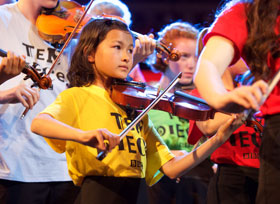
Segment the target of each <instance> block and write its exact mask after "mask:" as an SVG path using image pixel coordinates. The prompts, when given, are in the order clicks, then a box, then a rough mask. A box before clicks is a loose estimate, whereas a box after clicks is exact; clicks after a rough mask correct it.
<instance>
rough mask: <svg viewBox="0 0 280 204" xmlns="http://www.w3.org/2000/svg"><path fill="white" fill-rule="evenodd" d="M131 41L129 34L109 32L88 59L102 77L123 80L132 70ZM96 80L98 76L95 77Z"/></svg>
mask: <svg viewBox="0 0 280 204" xmlns="http://www.w3.org/2000/svg"><path fill="white" fill-rule="evenodd" d="M132 51H133V39H132V36H131V34H130V33H129V32H125V31H122V30H116V29H115V30H111V31H109V32H108V33H107V35H106V37H105V39H104V40H103V41H102V42H101V43H100V44H99V45H98V47H97V49H96V52H95V53H92V54H91V55H90V56H89V57H90V58H89V59H91V60H90V61H93V62H94V64H95V65H94V69H96V70H95V71H97V72H98V73H99V74H101V75H102V76H103V77H105V78H108V77H112V78H118V79H125V78H126V77H127V75H128V73H129V71H130V70H131V68H132V62H133V60H132V59H133V56H132ZM97 79H98V75H97Z"/></svg>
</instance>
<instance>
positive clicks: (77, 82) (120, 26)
mask: <svg viewBox="0 0 280 204" xmlns="http://www.w3.org/2000/svg"><path fill="white" fill-rule="evenodd" d="M114 29H117V30H122V31H125V32H130V30H129V29H128V27H127V25H126V24H125V23H123V22H121V21H120V20H117V19H111V18H97V19H93V20H91V21H90V22H89V23H87V25H86V26H85V27H84V28H83V30H82V33H81V35H80V38H79V42H78V44H77V46H76V48H75V51H74V53H73V56H72V59H71V65H70V68H69V71H68V73H67V78H68V80H69V83H70V84H69V87H75V86H77V87H81V86H89V85H91V84H92V83H93V82H94V80H95V74H94V69H93V64H91V63H90V62H89V61H88V56H89V55H90V54H92V52H95V51H96V49H97V47H98V45H99V44H100V43H101V42H102V41H103V40H104V39H105V38H106V35H107V34H108V33H109V31H111V30H114Z"/></svg>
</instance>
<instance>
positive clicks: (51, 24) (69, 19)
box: [36, 1, 91, 44]
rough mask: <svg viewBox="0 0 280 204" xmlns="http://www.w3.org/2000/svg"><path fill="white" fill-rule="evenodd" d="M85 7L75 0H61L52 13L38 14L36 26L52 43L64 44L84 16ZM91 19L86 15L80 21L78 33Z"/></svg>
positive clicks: (43, 36)
mask: <svg viewBox="0 0 280 204" xmlns="http://www.w3.org/2000/svg"><path fill="white" fill-rule="evenodd" d="M84 11H85V9H84V7H83V6H81V5H80V4H78V3H77V2H75V1H60V3H59V6H58V7H57V8H56V9H55V10H54V11H52V12H51V13H44V12H43V13H42V14H41V15H39V16H38V18H37V21H36V27H37V29H38V32H39V35H40V36H41V37H42V38H43V39H44V40H46V41H48V42H50V43H59V44H63V43H64V42H65V41H66V39H67V37H68V36H69V35H70V33H71V32H72V31H73V29H74V27H75V26H76V24H77V23H78V21H79V19H80V18H81V17H82V15H83V13H84ZM90 19H91V16H90V15H86V16H85V17H84V18H83V20H82V22H81V23H80V25H79V27H78V29H77V30H76V34H77V33H79V32H80V31H81V29H82V27H83V26H84V25H85V24H86V23H87V22H88V21H89V20H90Z"/></svg>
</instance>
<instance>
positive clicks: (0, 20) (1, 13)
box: [0, 3, 17, 26]
mask: <svg viewBox="0 0 280 204" xmlns="http://www.w3.org/2000/svg"><path fill="white" fill-rule="evenodd" d="M16 13H17V8H16V3H14V4H5V5H1V6H0V26H9V22H10V21H11V19H12V18H13V16H14V15H15V14H16Z"/></svg>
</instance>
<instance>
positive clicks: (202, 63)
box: [194, 36, 267, 112]
mask: <svg viewBox="0 0 280 204" xmlns="http://www.w3.org/2000/svg"><path fill="white" fill-rule="evenodd" d="M233 57H234V47H233V44H232V42H231V41H229V40H227V39H226V38H223V37H219V36H214V37H211V38H210V39H209V41H208V42H207V44H206V46H205V47H204V50H203V52H202V54H201V56H200V57H199V61H198V68H197V71H196V73H195V79H194V83H195V85H196V87H197V89H198V91H199V93H200V94H201V96H202V98H204V99H205V100H206V101H207V102H208V103H209V105H210V106H212V107H214V108H215V109H218V110H225V111H228V112H241V111H243V110H244V108H247V109H248V108H253V109H255V110H258V109H259V106H260V102H261V100H262V95H263V94H264V93H265V92H266V90H267V84H266V83H265V82H264V81H262V80H260V81H257V82H255V83H254V84H253V85H252V86H242V87H239V88H236V89H234V90H232V91H230V92H227V91H226V89H225V87H224V85H223V82H222V80H221V76H222V74H223V72H224V70H225V69H226V68H227V67H228V66H229V64H230V63H231V61H232V59H233ZM236 104H237V105H236ZM240 106H241V107H240ZM242 107H243V109H242Z"/></svg>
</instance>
